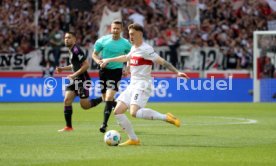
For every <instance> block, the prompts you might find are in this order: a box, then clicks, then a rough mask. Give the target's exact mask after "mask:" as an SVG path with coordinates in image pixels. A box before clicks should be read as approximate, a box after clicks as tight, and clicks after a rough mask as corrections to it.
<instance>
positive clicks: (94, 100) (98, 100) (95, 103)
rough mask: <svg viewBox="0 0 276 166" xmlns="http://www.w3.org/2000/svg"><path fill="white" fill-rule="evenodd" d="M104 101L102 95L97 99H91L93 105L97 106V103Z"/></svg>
mask: <svg viewBox="0 0 276 166" xmlns="http://www.w3.org/2000/svg"><path fill="white" fill-rule="evenodd" d="M102 101H103V99H102V97H98V98H95V99H91V100H90V103H91V107H95V106H97V105H98V104H100V103H101V102H102Z"/></svg>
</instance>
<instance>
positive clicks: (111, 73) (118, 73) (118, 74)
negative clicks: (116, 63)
mask: <svg viewBox="0 0 276 166" xmlns="http://www.w3.org/2000/svg"><path fill="white" fill-rule="evenodd" d="M122 73H123V72H122V69H121V68H120V69H100V71H99V77H100V84H101V92H102V93H106V90H107V89H113V90H115V91H118V90H119V87H118V86H119V82H120V80H121V78H122Z"/></svg>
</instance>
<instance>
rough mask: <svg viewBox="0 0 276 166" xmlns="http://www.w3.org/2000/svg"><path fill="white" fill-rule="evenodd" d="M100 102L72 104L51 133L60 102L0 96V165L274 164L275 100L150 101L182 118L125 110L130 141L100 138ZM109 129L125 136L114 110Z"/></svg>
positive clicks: (258, 165) (224, 165) (60, 116)
mask: <svg viewBox="0 0 276 166" xmlns="http://www.w3.org/2000/svg"><path fill="white" fill-rule="evenodd" d="M103 106H104V105H103V104H101V105H100V106H98V107H97V108H93V109H90V110H87V111H84V110H81V108H80V106H79V104H78V103H75V104H74V105H73V107H74V113H73V125H74V128H75V131H74V132H70V133H58V132H57V130H58V129H61V128H62V127H64V118H63V104H62V103H0V165H1V166H12V165H20V166H21V165H38V166H40V165H45V166H46V165H47V166H48V165H66V166H71V165H76V166H85V165H92V166H94V165H119V166H124V165H127V166H136V165H137V166H146V165H149V166H152V165H177V166H178V165H187V166H198V165H199V166H233V165H235V166H240V165H241V166H244V165H246V166H270V165H271V166H275V165H276V109H275V108H276V104H269V103H263V104H252V103H150V104H148V107H150V108H153V109H155V110H158V111H159V112H162V113H166V112H171V113H173V114H175V115H176V116H178V117H179V118H180V119H181V120H182V122H183V123H182V124H183V125H182V126H181V127H180V128H176V127H174V126H172V125H170V124H168V123H165V122H162V121H150V120H143V119H135V118H132V117H130V120H131V121H132V123H133V125H134V128H135V131H136V133H137V135H138V136H139V138H140V139H141V142H142V145H141V146H135V147H133V146H129V147H109V146H107V145H106V144H105V143H104V142H103V134H102V133H100V132H99V131H98V128H99V126H100V124H101V121H102V115H103V111H102V110H103ZM127 114H128V113H127ZM128 116H129V114H128ZM109 129H115V130H118V131H119V132H120V133H121V136H122V141H125V140H126V134H125V133H123V132H122V131H121V129H120V127H119V126H118V125H117V124H116V122H115V119H114V116H111V119H110V123H109Z"/></svg>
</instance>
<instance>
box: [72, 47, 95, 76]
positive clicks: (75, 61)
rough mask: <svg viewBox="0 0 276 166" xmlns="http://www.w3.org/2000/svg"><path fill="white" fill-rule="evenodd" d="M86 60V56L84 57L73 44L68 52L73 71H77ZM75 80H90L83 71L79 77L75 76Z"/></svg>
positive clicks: (80, 50)
mask: <svg viewBox="0 0 276 166" xmlns="http://www.w3.org/2000/svg"><path fill="white" fill-rule="evenodd" d="M86 59H87V55H85V54H84V52H83V51H82V49H81V48H80V47H79V46H78V45H76V44H75V45H74V46H73V47H72V48H71V50H70V63H71V64H72V66H73V71H74V72H76V71H78V70H79V69H80V68H81V66H82V64H83V62H84V61H85V60H86ZM76 79H81V80H90V77H89V75H88V72H87V71H85V72H84V73H82V74H81V75H79V76H77V77H76Z"/></svg>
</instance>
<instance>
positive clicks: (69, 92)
mask: <svg viewBox="0 0 276 166" xmlns="http://www.w3.org/2000/svg"><path fill="white" fill-rule="evenodd" d="M64 43H65V46H66V47H67V48H68V49H69V55H70V63H71V64H70V65H69V66H64V67H57V68H56V72H57V73H61V72H62V71H70V70H73V72H74V73H73V74H70V75H68V76H67V77H68V79H69V80H70V84H69V85H68V86H67V87H66V92H65V98H64V117H65V121H66V126H65V127H64V128H63V129H61V130H58V131H59V132H64V131H73V127H72V114H73V108H72V103H73V101H74V99H75V97H76V96H79V97H80V105H81V107H82V108H83V109H89V108H91V107H95V106H97V105H98V104H99V103H101V102H102V98H101V97H99V98H96V99H89V88H90V85H91V82H90V77H89V75H88V72H87V69H88V68H89V63H88V61H87V55H85V54H84V52H83V51H82V50H81V48H80V47H79V46H78V45H77V44H76V36H75V34H74V33H73V32H66V33H65V37H64Z"/></svg>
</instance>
